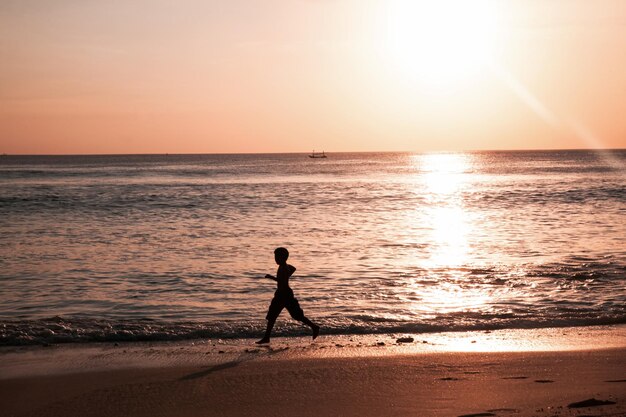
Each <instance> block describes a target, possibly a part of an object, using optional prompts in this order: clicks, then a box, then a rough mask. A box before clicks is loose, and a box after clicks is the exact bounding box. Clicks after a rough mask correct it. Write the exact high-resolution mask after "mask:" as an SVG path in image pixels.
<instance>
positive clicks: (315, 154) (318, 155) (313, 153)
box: [309, 151, 326, 158]
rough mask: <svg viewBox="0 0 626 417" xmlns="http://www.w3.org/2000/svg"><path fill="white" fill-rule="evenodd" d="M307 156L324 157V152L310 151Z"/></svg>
mask: <svg viewBox="0 0 626 417" xmlns="http://www.w3.org/2000/svg"><path fill="white" fill-rule="evenodd" d="M309 158H326V154H325V153H324V151H322V152H315V151H313V152H311V154H310V155H309Z"/></svg>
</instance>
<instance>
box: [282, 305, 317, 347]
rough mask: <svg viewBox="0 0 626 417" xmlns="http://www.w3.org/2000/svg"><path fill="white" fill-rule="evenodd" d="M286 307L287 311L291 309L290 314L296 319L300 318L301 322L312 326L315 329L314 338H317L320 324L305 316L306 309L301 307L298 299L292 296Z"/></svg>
mask: <svg viewBox="0 0 626 417" xmlns="http://www.w3.org/2000/svg"><path fill="white" fill-rule="evenodd" d="M286 307H287V311H289V314H290V315H291V317H292V318H293V319H294V320H298V321H299V322H302V323H304V324H306V325H307V326H309V327H310V328H311V330H313V339H315V338H316V337H317V336H318V335H319V333H320V326H318V325H317V324H315V323H313V322H312V321H311V320H309V319H308V318H306V317H305V315H304V311H302V308H300V304H299V303H298V300H296V299H295V298H292V299H291V300H289V302H288V303H287V305H286Z"/></svg>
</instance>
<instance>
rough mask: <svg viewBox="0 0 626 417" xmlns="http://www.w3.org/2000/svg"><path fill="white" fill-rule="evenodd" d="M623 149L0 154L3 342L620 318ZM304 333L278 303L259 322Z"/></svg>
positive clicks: (287, 323)
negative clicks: (291, 301) (282, 270)
mask: <svg viewBox="0 0 626 417" xmlns="http://www.w3.org/2000/svg"><path fill="white" fill-rule="evenodd" d="M625 167H626V151H624V150H620V151H602V152H594V151H533V152H530V151H525V152H473V153H440V154H411V153H336V154H333V153H329V154H328V158H326V159H311V158H308V157H307V155H306V154H255V155H120V156H10V155H9V156H2V157H0V344H9V345H11V344H28V343H42V342H44V343H45V342H72V341H113V340H173V339H185V338H196V337H219V338H228V337H244V338H245V337H257V336H260V335H261V334H262V331H263V329H264V326H265V323H264V317H265V314H266V311H267V307H268V305H269V302H270V300H271V298H272V295H273V291H274V289H275V283H274V282H273V281H271V280H269V279H265V278H264V275H265V274H267V273H271V274H273V273H275V270H276V264H275V263H274V259H273V250H274V248H276V247H278V246H284V247H287V248H288V249H289V251H290V253H291V256H290V258H289V263H290V264H293V265H294V266H296V268H297V271H296V273H295V274H294V276H293V277H292V278H291V286H292V287H293V289H294V292H295V295H296V297H297V298H298V299H299V301H300V305H301V306H302V307H303V309H304V311H305V314H306V315H307V316H308V317H310V318H311V319H313V320H314V321H315V322H318V323H319V324H320V325H322V331H323V332H324V333H326V334H356V333H361V334H375V333H395V332H411V333H419V332H433V331H459V330H478V329H497V328H538V327H552V326H578V325H588V324H589V325H590V324H594V325H597V324H600V325H601V324H614V323H626V169H625ZM306 333H307V328H306V327H304V326H302V325H300V324H299V323H297V322H294V321H293V320H291V319H290V318H289V315H288V314H287V313H286V312H285V313H283V315H281V317H280V318H279V320H278V323H277V327H276V334H278V335H303V334H306Z"/></svg>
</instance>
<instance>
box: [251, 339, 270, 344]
mask: <svg viewBox="0 0 626 417" xmlns="http://www.w3.org/2000/svg"><path fill="white" fill-rule="evenodd" d="M269 342H270V338H269V337H264V338H263V339H261V340H258V341H256V342H254V343H256V344H257V345H265V344H267V343H269Z"/></svg>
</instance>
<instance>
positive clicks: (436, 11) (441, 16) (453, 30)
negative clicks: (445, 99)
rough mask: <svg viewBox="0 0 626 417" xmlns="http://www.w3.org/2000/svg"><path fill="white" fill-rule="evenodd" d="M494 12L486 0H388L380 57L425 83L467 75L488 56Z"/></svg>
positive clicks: (445, 82)
mask: <svg viewBox="0 0 626 417" xmlns="http://www.w3.org/2000/svg"><path fill="white" fill-rule="evenodd" d="M496 15H497V14H496V5H495V3H494V2H492V1H487V0H429V1H423V0H394V1H393V2H391V3H390V4H389V7H388V9H387V21H386V31H387V33H386V35H387V36H386V42H385V55H386V60H387V62H388V63H389V64H390V66H391V67H392V68H394V69H395V70H399V72H401V73H402V74H403V75H404V76H406V77H408V79H410V80H411V81H414V82H417V83H419V84H423V85H426V86H432V87H446V86H454V85H455V84H458V83H459V82H460V81H463V80H469V79H471V78H472V77H474V76H475V75H477V74H479V73H480V72H481V71H484V70H485V68H486V65H487V63H488V62H489V59H490V57H491V55H492V52H493V48H494V44H495V40H496V39H497V35H498V33H497V32H498V31H497V19H496Z"/></svg>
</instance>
